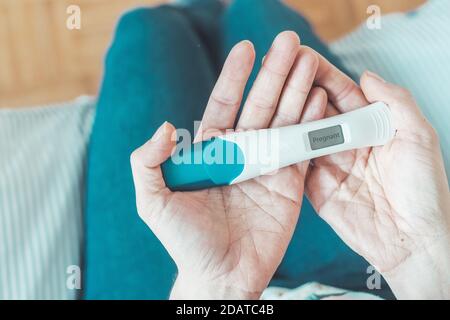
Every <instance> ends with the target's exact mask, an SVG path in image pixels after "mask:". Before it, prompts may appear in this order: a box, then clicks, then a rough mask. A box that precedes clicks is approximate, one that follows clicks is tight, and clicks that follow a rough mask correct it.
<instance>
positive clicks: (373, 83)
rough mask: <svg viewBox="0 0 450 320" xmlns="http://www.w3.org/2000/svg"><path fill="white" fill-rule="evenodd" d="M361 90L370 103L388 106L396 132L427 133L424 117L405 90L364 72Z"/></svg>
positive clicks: (427, 127) (368, 72)
mask: <svg viewBox="0 0 450 320" xmlns="http://www.w3.org/2000/svg"><path fill="white" fill-rule="evenodd" d="M361 88H362V90H363V92H364V94H365V95H366V97H367V99H368V100H369V101H370V102H377V101H382V102H385V103H386V104H388V105H389V107H390V109H391V112H392V116H393V120H394V126H395V128H396V129H397V130H403V131H405V130H406V131H414V132H416V133H417V132H419V131H420V130H421V129H425V131H428V130H429V129H430V126H429V125H428V123H427V121H426V119H425V117H424V116H423V114H422V112H421V111H420V109H419V107H418V106H417V104H416V102H415V101H414V98H413V96H412V95H411V93H409V91H407V90H406V89H404V88H402V87H399V86H396V85H394V84H391V83H388V82H386V81H385V80H384V79H383V78H381V77H380V76H379V75H377V74H375V73H373V72H370V71H366V72H365V73H364V74H363V75H362V77H361Z"/></svg>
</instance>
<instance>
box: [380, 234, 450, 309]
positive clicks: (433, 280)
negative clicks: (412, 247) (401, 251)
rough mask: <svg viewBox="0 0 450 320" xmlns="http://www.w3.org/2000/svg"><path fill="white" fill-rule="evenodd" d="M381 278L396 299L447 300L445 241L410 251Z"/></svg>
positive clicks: (449, 258) (449, 264)
mask: <svg viewBox="0 0 450 320" xmlns="http://www.w3.org/2000/svg"><path fill="white" fill-rule="evenodd" d="M382 275H383V277H384V278H385V280H386V281H387V283H388V284H389V286H390V287H391V289H392V291H393V292H394V295H395V296H396V297H397V299H439V300H440V299H450V243H449V241H448V239H445V241H440V242H436V243H435V244H434V245H432V246H430V247H428V248H426V249H423V250H420V251H419V252H413V253H412V254H411V255H410V256H409V257H408V258H407V259H406V260H405V261H403V262H402V263H401V264H400V265H398V266H397V267H396V268H394V269H392V270H390V271H388V272H384V273H382Z"/></svg>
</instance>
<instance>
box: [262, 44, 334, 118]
mask: <svg viewBox="0 0 450 320" xmlns="http://www.w3.org/2000/svg"><path fill="white" fill-rule="evenodd" d="M318 65H319V60H318V57H317V55H316V54H315V52H313V51H312V50H311V49H309V48H308V47H300V50H299V52H298V54H297V59H296V61H295V63H294V66H293V67H292V70H291V72H290V74H289V77H288V79H287V81H286V84H285V86H284V89H283V93H282V94H281V99H280V102H279V103H278V108H277V110H276V112H275V115H274V117H273V119H272V123H271V127H282V126H287V125H291V124H295V123H298V122H299V121H300V117H301V115H302V111H303V107H304V105H305V102H306V100H307V98H308V95H309V92H310V90H311V87H312V85H313V82H314V77H315V75H316V71H317V67H318ZM322 91H323V90H322ZM322 93H324V94H325V96H326V93H325V92H324V91H323V92H322ZM317 94H318V93H315V94H314V96H315V95H317Z"/></svg>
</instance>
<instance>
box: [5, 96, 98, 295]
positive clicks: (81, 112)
mask: <svg viewBox="0 0 450 320" xmlns="http://www.w3.org/2000/svg"><path fill="white" fill-rule="evenodd" d="M94 110H95V109H94V103H93V100H92V98H87V97H82V98H79V99H77V100H76V101H74V102H71V103H67V104H65V105H58V106H56V105H55V106H48V107H37V108H36V107H34V108H29V109H11V110H7V109H0V299H73V298H76V296H77V294H78V293H79V290H73V289H68V288H67V286H66V281H67V279H68V276H69V274H68V273H67V269H68V267H69V266H71V265H75V266H79V265H80V262H81V251H80V250H81V247H82V246H81V244H82V206H83V193H84V170H85V159H86V150H87V148H86V146H87V143H88V139H89V134H90V130H91V123H92V119H93V114H94ZM69 271H71V272H73V270H72V269H69Z"/></svg>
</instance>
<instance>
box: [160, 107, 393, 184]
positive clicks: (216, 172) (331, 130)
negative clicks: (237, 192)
mask: <svg viewBox="0 0 450 320" xmlns="http://www.w3.org/2000/svg"><path fill="white" fill-rule="evenodd" d="M394 134H395V128H394V127H393V124H392V119H391V111H390V110H389V108H388V107H387V106H386V105H385V104H384V103H382V102H377V103H374V104H371V105H369V106H366V107H363V108H359V109H357V110H355V111H351V112H348V113H344V114H340V115H337V116H334V117H330V118H326V119H322V120H318V121H313V122H309V123H303V124H297V125H293V126H288V127H282V128H273V129H262V130H252V131H243V132H234V133H231V134H226V135H223V136H218V137H215V138H213V139H211V140H208V141H203V142H199V143H196V144H190V145H188V146H187V148H186V147H185V148H183V147H182V146H181V147H179V146H177V150H176V151H175V153H174V154H173V155H172V156H171V158H170V159H168V160H167V161H166V162H164V163H163V164H162V166H161V168H162V172H163V176H164V180H165V182H166V185H167V187H168V188H169V189H171V190H172V191H191V190H201V189H207V188H212V187H218V186H225V185H231V184H235V183H239V182H243V181H246V180H249V179H252V178H255V177H258V176H261V175H265V174H269V173H272V172H273V171H274V170H276V169H280V168H284V167H287V166H290V165H292V164H295V163H299V162H302V161H305V160H310V159H314V158H317V157H322V156H325V155H330V154H334V153H337V152H342V151H348V150H352V149H359V148H365V147H375V146H381V145H384V144H386V143H387V142H389V141H390V140H391V139H392V138H393V137H394Z"/></svg>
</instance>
